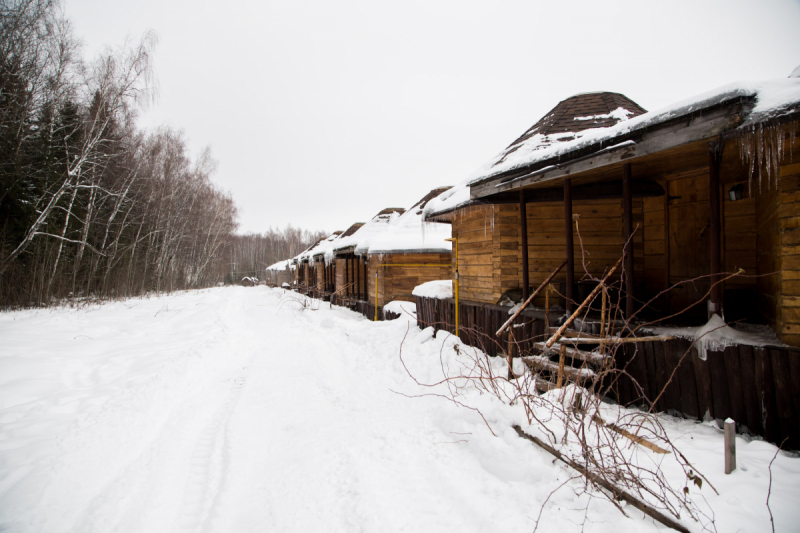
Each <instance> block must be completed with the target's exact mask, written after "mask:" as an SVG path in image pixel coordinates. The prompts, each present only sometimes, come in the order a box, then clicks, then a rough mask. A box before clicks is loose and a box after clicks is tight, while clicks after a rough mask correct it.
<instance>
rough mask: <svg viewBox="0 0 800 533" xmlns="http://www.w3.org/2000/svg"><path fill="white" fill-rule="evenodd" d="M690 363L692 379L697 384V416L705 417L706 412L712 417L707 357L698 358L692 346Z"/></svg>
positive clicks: (695, 349) (709, 373)
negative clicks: (692, 369)
mask: <svg viewBox="0 0 800 533" xmlns="http://www.w3.org/2000/svg"><path fill="white" fill-rule="evenodd" d="M692 365H693V366H694V380H695V383H696V384H697V410H698V412H699V413H700V414H699V416H698V418H700V419H703V418H705V416H706V414H708V416H710V417H711V418H714V405H713V403H712V397H713V396H712V394H711V372H710V371H709V368H708V358H706V360H705V361H703V360H702V359H700V354H699V353H698V351H697V348H696V347H692Z"/></svg>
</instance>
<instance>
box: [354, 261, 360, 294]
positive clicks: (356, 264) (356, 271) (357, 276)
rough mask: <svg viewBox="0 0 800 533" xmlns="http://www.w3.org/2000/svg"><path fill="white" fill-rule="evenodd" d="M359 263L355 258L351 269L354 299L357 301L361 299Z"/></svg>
mask: <svg viewBox="0 0 800 533" xmlns="http://www.w3.org/2000/svg"><path fill="white" fill-rule="evenodd" d="M360 262H361V258H360V257H358V256H355V257H354V258H353V267H354V268H353V277H354V278H355V280H354V281H353V283H355V284H356V299H358V300H360V299H361V266H360V265H359V263H360Z"/></svg>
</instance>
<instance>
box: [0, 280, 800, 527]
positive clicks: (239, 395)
mask: <svg viewBox="0 0 800 533" xmlns="http://www.w3.org/2000/svg"><path fill="white" fill-rule="evenodd" d="M294 298H296V296H291V293H288V296H287V293H286V292H285V291H283V290H281V289H267V288H265V287H253V288H244V287H229V288H218V289H210V290H204V291H192V292H185V293H176V294H172V295H169V296H164V297H158V298H156V297H153V298H150V299H132V300H127V301H123V302H112V303H107V304H104V305H95V306H90V307H86V308H83V309H70V308H58V309H53V310H30V311H20V312H7V313H0V339H1V341H2V342H0V531H3V532H33V531H37V532H38V531H44V532H71V531H75V532H104V533H107V532H148V533H149V532H173V531H192V532H250V531H254V532H255V531H258V532H261V531H300V532H305V531H309V532H311V531H314V532H319V531H325V532H329V531H348V532H350V531H359V532H360V531H365V532H381V533H385V532H391V531H413V532H425V531H441V532H453V531H458V532H460V533H465V532H472V531H488V532H492V531H503V532H507V533H510V532H517V531H519V532H530V531H533V530H534V528H535V527H536V519H537V517H538V516H539V512H540V508H541V507H542V504H543V502H545V500H547V498H548V496H549V495H550V493H551V492H552V491H553V490H554V489H556V488H557V487H559V486H560V485H562V484H563V483H564V482H565V481H567V479H568V478H569V477H570V476H572V475H574V472H572V471H570V470H569V469H568V468H567V467H565V466H564V465H562V464H560V463H556V464H554V463H553V458H552V457H551V456H550V455H548V454H547V453H546V452H544V451H542V450H540V449H538V448H536V447H535V446H533V445H532V444H531V443H530V442H528V441H526V440H524V439H521V438H519V437H518V436H517V435H516V433H515V432H514V431H513V430H512V429H511V425H512V424H513V423H519V424H521V425H523V427H525V425H526V422H525V418H524V416H523V414H522V411H521V408H519V407H518V406H507V405H504V404H502V403H501V402H500V401H499V400H496V399H494V398H493V397H490V396H488V395H483V396H479V395H478V394H477V393H472V394H470V393H469V392H467V393H466V396H464V398H463V400H464V401H465V402H466V403H468V404H470V405H472V406H476V407H480V409H481V411H482V412H483V414H484V416H485V417H486V419H487V422H488V423H489V424H490V425H491V427H492V428H493V430H494V433H496V434H497V436H496V437H495V436H493V435H492V434H491V432H490V431H489V430H488V429H487V427H486V425H485V424H484V422H483V420H482V419H481V418H480V416H479V415H478V414H477V413H476V412H475V411H472V410H469V409H465V408H462V407H459V406H457V405H454V404H453V403H451V402H449V401H447V400H445V399H443V398H441V397H437V396H423V397H415V398H410V397H409V396H414V395H420V394H426V393H430V392H441V391H438V390H435V389H433V390H432V389H429V388H423V387H420V386H418V385H416V384H415V382H414V381H413V380H412V379H411V378H410V377H409V376H408V374H407V373H406V371H405V370H404V368H403V365H402V363H401V360H400V358H399V349H400V345H401V341H402V340H403V338H404V336H406V335H407V338H406V341H405V344H404V345H403V360H404V361H405V362H406V364H407V365H408V366H409V368H410V369H411V370H412V372H413V373H414V375H415V376H416V377H417V378H419V379H420V380H423V381H428V382H431V381H435V380H437V379H439V378H441V375H442V366H441V363H440V357H439V356H440V351H441V353H442V360H444V361H445V362H448V361H451V360H452V358H453V357H456V354H455V350H453V345H454V344H456V343H457V340H456V339H454V338H453V337H451V336H447V335H444V334H443V333H440V334H439V335H438V337H439V338H434V337H433V336H432V330H430V329H428V330H425V331H420V330H419V329H418V328H417V327H416V325H415V323H414V322H413V321H410V320H409V319H403V318H401V319H399V320H395V321H392V322H377V323H375V322H370V321H368V320H366V319H365V318H363V317H362V316H360V315H357V314H355V313H353V312H350V311H348V310H345V309H342V308H336V307H334V308H333V309H331V308H330V306H329V304H327V303H324V304H323V303H321V302H318V301H312V303H311V307H308V308H305V309H303V308H302V307H301V306H300V305H299V304H298V303H297V302H295V301H294ZM448 364H449V363H448ZM497 364H498V365H501V364H502V361H499V360H498V361H497ZM398 393H402V394H398ZM664 423H665V425H666V427H667V429H668V431H669V432H670V434H671V435H672V437H673V438H674V439H675V440H676V441H677V443H678V446H679V447H680V448H681V449H682V450H683V451H684V453H685V454H686V455H687V456H688V458H689V460H691V461H692V462H694V463H695V464H696V465H697V466H698V467H699V468H700V469H701V471H702V472H703V473H704V474H705V475H706V476H708V478H709V480H710V481H711V482H712V483H713V484H714V485H715V486H716V488H717V489H719V491H720V495H719V496H717V495H715V494H714V493H713V492H712V491H711V490H710V489H709V488H708V487H706V486H704V488H703V489H702V490H700V491H699V495H700V496H702V497H703V498H705V500H706V501H707V502H708V505H709V506H710V509H709V510H708V512H709V516H712V515H713V517H714V518H715V520H716V530H717V531H720V532H727V531H741V532H745V531H746V532H755V531H769V530H770V529H771V526H770V516H769V511H768V509H767V506H766V500H767V490H768V485H769V481H770V476H769V472H768V469H767V466H768V464H769V462H770V460H771V459H772V457H773V455H774V454H775V451H776V448H775V446H773V445H771V444H768V443H765V442H761V441H747V440H745V439H742V438H737V447H738V450H737V451H738V457H737V461H738V466H739V468H738V470H736V471H735V472H734V473H733V474H731V475H729V476H726V475H725V474H724V473H723V458H722V432H721V431H720V430H718V429H717V428H716V426H714V425H713V424H711V423H693V422H690V421H682V420H678V419H672V418H670V417H666V418H665V422H664ZM642 453H646V454H649V453H650V452H648V451H646V450H645V451H643V452H642ZM660 457H664V456H660ZM666 462H667V461H665V463H666ZM670 475H671V476H673V477H674V475H675V473H674V472H673V473H671V474H670ZM581 487H582V484H581V483H580V481H579V480H573V481H569V482H568V483H567V485H566V486H565V487H564V488H562V489H561V490H560V491H558V492H556V494H555V495H553V496H552V497H550V499H549V500H548V501H547V503H546V504H545V505H544V508H543V511H542V514H541V521H540V522H539V529H538V531H545V532H548V531H559V532H562V531H581V530H583V531H592V532H595V531H613V532H614V533H622V532H635V531H666V529H665V528H664V527H663V526H661V525H659V524H656V523H655V522H654V521H653V520H652V519H649V518H645V517H644V516H643V515H642V513H640V512H638V511H636V510H635V509H633V508H632V507H630V506H626V507H625V509H626V512H627V513H628V514H629V515H630V518H625V517H624V516H623V515H622V514H621V513H620V512H619V510H617V509H616V508H615V507H614V506H613V505H612V504H610V503H609V502H607V501H605V500H603V499H600V498H594V499H591V500H590V498H589V497H588V496H586V495H585V494H583V495H580V496H577V495H576V491H578V492H579V491H580V490H581ZM573 489H574V490H573ZM693 490H694V488H693ZM798 501H800V459H798V458H797V457H795V456H792V455H789V454H784V453H780V454H778V456H777V458H776V459H775V462H774V464H773V465H772V495H771V498H770V507H771V509H772V513H773V515H774V520H775V530H776V531H792V530H795V531H796V530H797V528H798V527H799V526H798V524H800V506H799V505H798V504H797V502H798ZM587 504H588V510H587V509H586V508H587ZM683 523H684V524H686V525H687V526H688V527H689V528H690V529H691V530H692V531H701V530H702V527H701V525H700V524H698V523H696V522H692V521H690V520H687V519H684V520H683ZM709 530H713V529H711V527H710V526H709Z"/></svg>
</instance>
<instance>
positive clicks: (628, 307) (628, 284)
mask: <svg viewBox="0 0 800 533" xmlns="http://www.w3.org/2000/svg"><path fill="white" fill-rule="evenodd" d="M622 204H623V205H622V211H623V222H624V232H625V292H626V293H627V298H625V318H626V319H628V320H630V318H631V317H632V316H633V312H634V290H633V197H632V193H631V164H630V163H626V164H624V165H623V166H622Z"/></svg>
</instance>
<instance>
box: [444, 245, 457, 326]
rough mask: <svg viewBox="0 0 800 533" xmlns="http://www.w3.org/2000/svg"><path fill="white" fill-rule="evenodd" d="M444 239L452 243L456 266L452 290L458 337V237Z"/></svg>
mask: <svg viewBox="0 0 800 533" xmlns="http://www.w3.org/2000/svg"><path fill="white" fill-rule="evenodd" d="M445 240H446V241H450V242H453V243H454V245H455V246H454V250H453V254H454V255H455V258H456V268H455V272H454V273H453V292H455V296H456V337H458V238H457V237H453V238H452V239H445Z"/></svg>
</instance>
